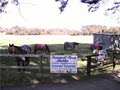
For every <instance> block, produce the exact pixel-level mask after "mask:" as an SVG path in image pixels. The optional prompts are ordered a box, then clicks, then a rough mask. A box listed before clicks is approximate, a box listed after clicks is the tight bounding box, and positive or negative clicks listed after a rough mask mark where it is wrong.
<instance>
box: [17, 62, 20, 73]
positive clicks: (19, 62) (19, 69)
mask: <svg viewBox="0 0 120 90" xmlns="http://www.w3.org/2000/svg"><path fill="white" fill-rule="evenodd" d="M17 64H18V66H20V60H17ZM18 71H20V69H18Z"/></svg>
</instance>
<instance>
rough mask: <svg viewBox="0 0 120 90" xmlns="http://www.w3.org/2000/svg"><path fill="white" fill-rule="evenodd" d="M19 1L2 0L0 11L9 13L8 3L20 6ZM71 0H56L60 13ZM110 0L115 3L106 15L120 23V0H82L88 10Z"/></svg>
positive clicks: (91, 10)
mask: <svg viewBox="0 0 120 90" xmlns="http://www.w3.org/2000/svg"><path fill="white" fill-rule="evenodd" d="M19 1H20V0H0V13H7V11H5V8H6V6H7V5H8V3H12V4H13V5H16V6H18V5H20V4H21V3H19ZM69 1H70V0H55V2H60V3H61V6H60V7H58V8H59V10H60V13H62V12H63V11H64V9H65V8H66V7H67V5H68V3H69ZM109 1H113V5H112V6H111V7H108V8H107V9H106V10H105V15H112V16H113V17H114V18H115V19H116V20H117V21H118V23H120V0H80V2H81V3H84V4H87V5H88V12H95V11H97V10H98V9H99V8H100V7H102V6H105V5H106V4H107V3H108V2H109Z"/></svg>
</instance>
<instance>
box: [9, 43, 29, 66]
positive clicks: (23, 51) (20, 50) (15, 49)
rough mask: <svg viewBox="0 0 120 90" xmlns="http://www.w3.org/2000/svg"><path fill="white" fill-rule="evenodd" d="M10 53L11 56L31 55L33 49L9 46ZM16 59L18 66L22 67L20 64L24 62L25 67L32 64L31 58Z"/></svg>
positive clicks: (24, 46) (21, 57)
mask: <svg viewBox="0 0 120 90" xmlns="http://www.w3.org/2000/svg"><path fill="white" fill-rule="evenodd" d="M8 52H9V53H10V54H30V53H31V47H30V46H28V45H22V46H15V45H14V44H9V47H8ZM16 59H17V62H18V66H20V62H22V65H23V66H24V65H25V66H28V65H29V63H30V57H24V56H19V57H16Z"/></svg>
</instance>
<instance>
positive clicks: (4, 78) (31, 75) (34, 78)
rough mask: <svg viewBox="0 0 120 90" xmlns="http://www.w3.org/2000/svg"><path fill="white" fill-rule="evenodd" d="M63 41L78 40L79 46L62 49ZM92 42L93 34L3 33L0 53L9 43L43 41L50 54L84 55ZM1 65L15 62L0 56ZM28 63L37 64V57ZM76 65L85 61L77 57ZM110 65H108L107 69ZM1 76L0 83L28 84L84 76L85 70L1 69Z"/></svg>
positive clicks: (13, 59) (6, 51) (0, 37)
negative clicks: (70, 72) (55, 71)
mask: <svg viewBox="0 0 120 90" xmlns="http://www.w3.org/2000/svg"><path fill="white" fill-rule="evenodd" d="M65 41H75V42H79V43H80V45H79V47H76V49H75V50H74V51H71V50H70V49H69V50H67V51H64V49H63V44H64V42H65ZM92 42H93V36H67V35H65V36H62V35H59V36H58V35H57V36H54V35H53V36H44V35H43V36H36V35H34V36H12V35H7V36H6V35H3V36H0V53H8V50H7V48H8V45H9V43H10V44H11V43H14V44H15V45H18V46H21V45H23V44H28V45H30V46H31V47H32V53H33V50H34V49H33V47H34V44H36V43H45V44H48V46H49V48H50V50H51V54H69V55H77V56H84V55H87V54H91V53H92V51H91V50H90V48H89V47H90V44H91V43H92ZM0 62H1V65H10V66H15V65H17V62H16V60H15V58H12V57H10V58H6V57H0ZM43 63H44V65H45V66H49V59H45V60H44V61H43ZM30 65H31V66H34V65H38V59H37V58H31V61H30ZM77 65H78V67H82V66H86V61H82V60H81V58H80V57H79V58H78V62H77ZM107 69H108V67H103V68H101V69H95V70H93V73H92V74H94V75H95V74H99V73H100V72H102V73H103V72H106V71H107ZM110 69H111V66H109V70H110ZM0 76H1V78H0V85H22V84H30V83H34V84H37V83H40V82H44V81H47V82H51V81H54V80H57V79H62V78H67V79H74V78H81V77H85V76H86V70H81V69H79V70H78V74H50V73H49V70H44V72H43V73H42V74H40V73H39V72H38V70H26V71H24V72H23V71H20V72H19V71H18V70H13V69H12V70H9V69H1V75H0Z"/></svg>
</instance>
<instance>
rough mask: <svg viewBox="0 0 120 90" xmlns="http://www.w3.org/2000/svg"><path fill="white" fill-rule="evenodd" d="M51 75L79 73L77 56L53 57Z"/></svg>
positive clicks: (51, 58)
mask: <svg viewBox="0 0 120 90" xmlns="http://www.w3.org/2000/svg"><path fill="white" fill-rule="evenodd" d="M50 72H51V73H77V56H76V55H51V56H50Z"/></svg>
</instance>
